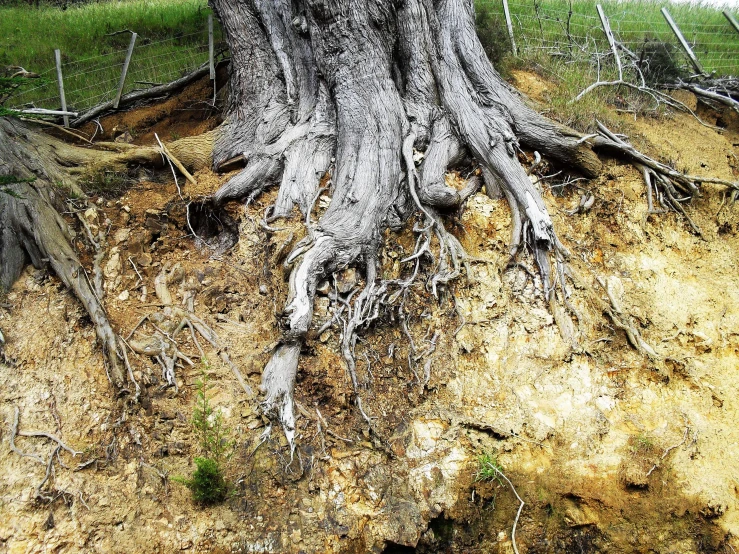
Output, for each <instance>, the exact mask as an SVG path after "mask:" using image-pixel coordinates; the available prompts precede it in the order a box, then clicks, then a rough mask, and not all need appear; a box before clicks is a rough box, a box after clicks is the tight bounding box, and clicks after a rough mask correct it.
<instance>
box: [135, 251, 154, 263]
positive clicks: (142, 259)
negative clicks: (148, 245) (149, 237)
mask: <svg viewBox="0 0 739 554" xmlns="http://www.w3.org/2000/svg"><path fill="white" fill-rule="evenodd" d="M151 260H152V258H151V254H148V253H147V252H142V253H141V254H139V255H138V256H136V263H137V264H138V265H140V266H141V267H149V266H150V265H151Z"/></svg>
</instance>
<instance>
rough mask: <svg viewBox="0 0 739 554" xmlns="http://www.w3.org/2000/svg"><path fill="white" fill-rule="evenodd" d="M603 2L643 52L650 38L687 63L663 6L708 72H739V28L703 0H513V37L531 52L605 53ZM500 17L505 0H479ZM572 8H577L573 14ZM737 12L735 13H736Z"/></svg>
mask: <svg viewBox="0 0 739 554" xmlns="http://www.w3.org/2000/svg"><path fill="white" fill-rule="evenodd" d="M596 3H600V4H601V5H602V6H603V10H604V12H605V14H606V15H607V17H608V19H609V21H610V24H611V28H612V29H613V32H614V35H615V36H616V39H617V40H619V41H620V42H621V43H622V44H624V45H625V46H626V47H627V48H629V49H630V50H632V51H633V52H635V53H636V54H639V53H640V52H641V50H642V49H643V48H644V45H645V41H649V42H654V41H657V42H661V43H666V44H668V45H670V47H669V48H668V50H669V52H668V54H669V55H670V56H671V57H673V58H674V61H675V63H677V64H678V65H683V66H686V67H687V66H688V62H687V58H686V57H685V55H684V54H683V52H682V50H680V49H679V47H678V46H677V45H678V42H677V39H676V38H675V35H674V34H673V33H672V31H671V30H670V28H669V27H668V25H667V23H666V22H665V19H664V17H663V16H662V14H661V13H660V8H662V7H667V8H668V10H669V12H670V14H671V15H672V18H673V19H674V20H675V22H676V23H677V25H678V26H679V27H680V30H681V31H682V32H683V35H685V38H686V40H687V41H688V42H689V43H690V44H691V46H692V47H693V51H694V52H695V54H696V56H697V57H698V59H699V61H700V62H701V64H702V65H703V68H704V69H705V70H706V71H707V72H716V74H718V75H739V33H737V32H736V31H735V30H734V29H733V28H732V27H731V26H730V25H729V22H728V21H727V20H726V18H725V17H724V16H723V14H722V13H721V11H720V10H718V9H716V8H712V7H710V6H705V5H701V4H672V3H670V2H666V1H658V0H634V1H630V2H619V1H614V0H602V1H600V2H596V1H593V0H572V2H571V3H570V2H569V1H568V0H509V8H510V11H511V19H512V20H513V27H514V36H515V38H516V40H517V42H518V46H519V48H520V49H521V50H523V52H524V53H525V54H527V55H529V54H531V53H532V51H537V50H538V51H543V52H545V53H548V54H549V55H554V56H571V55H572V56H574V57H577V55H578V54H579V53H580V54H581V53H592V52H593V51H595V50H598V51H600V52H606V51H607V50H608V45H607V43H606V39H605V36H604V34H603V31H602V27H601V23H600V19H599V18H598V15H597V13H596V9H595V5H596ZM475 4H476V7H477V8H478V9H484V10H486V11H487V12H488V13H489V14H490V15H491V16H492V17H494V18H495V20H496V22H498V23H500V24H504V22H505V19H504V18H503V8H502V3H501V2H500V0H476V2H475ZM570 11H571V12H572V13H571V15H570ZM735 15H736V14H735Z"/></svg>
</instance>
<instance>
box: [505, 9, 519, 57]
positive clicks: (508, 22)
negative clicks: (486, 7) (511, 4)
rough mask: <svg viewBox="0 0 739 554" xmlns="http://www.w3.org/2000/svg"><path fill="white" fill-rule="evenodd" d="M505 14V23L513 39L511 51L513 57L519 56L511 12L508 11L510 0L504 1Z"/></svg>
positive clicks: (509, 35)
mask: <svg viewBox="0 0 739 554" xmlns="http://www.w3.org/2000/svg"><path fill="white" fill-rule="evenodd" d="M503 13H504V14H505V23H506V27H507V28H508V37H509V38H510V39H511V50H513V55H514V56H518V48H516V39H515V38H514V37H513V23H512V22H511V12H510V10H509V9H508V0H503Z"/></svg>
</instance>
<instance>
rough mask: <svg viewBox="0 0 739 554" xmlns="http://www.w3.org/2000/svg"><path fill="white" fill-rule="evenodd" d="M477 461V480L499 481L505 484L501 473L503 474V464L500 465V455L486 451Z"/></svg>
mask: <svg viewBox="0 0 739 554" xmlns="http://www.w3.org/2000/svg"><path fill="white" fill-rule="evenodd" d="M477 463H478V468H477V473H476V474H475V481H486V482H493V481H497V482H498V483H499V484H501V485H503V484H504V483H503V479H501V475H503V466H501V465H500V462H498V457H497V456H496V455H495V454H493V453H490V452H485V453H484V454H482V455H480V456H478V457H477Z"/></svg>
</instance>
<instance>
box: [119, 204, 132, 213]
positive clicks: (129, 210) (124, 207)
mask: <svg viewBox="0 0 739 554" xmlns="http://www.w3.org/2000/svg"><path fill="white" fill-rule="evenodd" d="M121 209H122V210H123V211H124V212H126V213H131V206H129V205H125V206H123V207H122V208H121Z"/></svg>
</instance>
